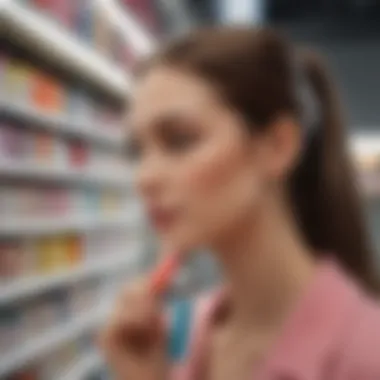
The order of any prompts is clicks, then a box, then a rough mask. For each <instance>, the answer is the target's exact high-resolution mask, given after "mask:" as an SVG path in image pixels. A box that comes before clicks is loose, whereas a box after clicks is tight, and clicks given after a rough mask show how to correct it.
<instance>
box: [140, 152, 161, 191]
mask: <svg viewBox="0 0 380 380" xmlns="http://www.w3.org/2000/svg"><path fill="white" fill-rule="evenodd" d="M162 166H163V165H162V164H160V162H159V161H157V160H152V159H150V160H145V161H144V162H142V163H140V165H139V166H138V168H136V186H137V190H138V191H139V193H140V195H142V196H143V197H152V196H153V195H157V193H159V192H160V191H162V188H163V185H164V183H165V170H164V168H163V167H162Z"/></svg>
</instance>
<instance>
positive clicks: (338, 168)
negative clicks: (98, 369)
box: [103, 28, 380, 380]
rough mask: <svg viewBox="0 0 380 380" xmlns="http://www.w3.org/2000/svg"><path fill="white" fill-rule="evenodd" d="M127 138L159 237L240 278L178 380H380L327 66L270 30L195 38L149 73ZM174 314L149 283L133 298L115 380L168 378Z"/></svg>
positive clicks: (378, 340)
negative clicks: (204, 254) (168, 319)
mask: <svg viewBox="0 0 380 380" xmlns="http://www.w3.org/2000/svg"><path fill="white" fill-rule="evenodd" d="M129 128H130V132H131V136H130V139H131V140H130V141H131V144H132V152H133V157H134V158H135V159H136V165H137V168H136V169H137V172H138V179H137V181H138V187H139V190H140V193H141V195H142V198H143V200H144V202H145V204H146V206H147V210H148V213H149V215H150V216H151V219H152V222H153V224H154V226H155V227H156V229H157V231H158V233H159V235H160V237H161V239H162V240H163V241H164V242H165V244H169V245H170V246H171V247H175V249H177V250H178V249H179V250H186V251H189V250H191V249H193V248H197V247H208V248H209V249H210V250H212V252H214V254H215V257H216V259H217V260H218V261H219V263H220V265H221V268H222V269H223V272H224V275H225V279H226V280H225V285H224V286H223V289H222V290H221V291H218V292H217V293H215V294H212V295H209V296H207V297H206V298H205V299H204V300H202V301H200V302H199V313H198V314H197V317H196V318H195V320H194V326H193V333H192V340H191V347H190V353H189V355H187V357H186V359H185V362H184V363H182V364H183V367H182V368H181V371H179V372H178V373H176V375H174V378H175V379H180V380H182V379H188V380H189V379H194V380H195V379H196V380H199V379H203V380H224V379H225V380H231V379H247V380H248V379H255V380H256V379H262V380H268V379H270V380H277V379H292V380H306V379H307V380H311V379H320V380H322V379H324V380H326V379H329V380H335V379H337V380H348V379H360V380H369V379H380V312H379V309H378V308H377V306H375V303H374V301H372V300H371V298H370V296H368V294H369V293H371V292H374V290H375V282H374V275H373V273H372V269H373V267H372V264H371V262H370V253H369V249H368V244H367V241H366V236H365V229H364V227H363V224H362V216H361V212H360V208H359V202H358V197H357V193H356V190H355V188H354V185H353V176H352V172H351V166H350V163H349V160H348V158H347V153H346V150H345V141H344V138H345V136H344V135H345V131H344V128H343V124H342V118H341V115H340V111H339V105H338V104H337V101H336V97H335V94H334V91H333V88H332V85H331V83H330V80H329V79H328V77H327V74H326V72H325V70H324V68H323V66H321V64H320V63H319V61H318V60H317V59H316V58H315V57H314V56H313V55H311V54H310V53H309V54H306V53H305V52H300V51H295V48H294V47H292V46H290V45H289V44H288V43H287V42H286V41H283V40H282V38H280V37H279V36H278V35H277V34H276V33H275V32H273V31H271V30H267V29H257V30H256V29H232V28H231V29H229V28H220V29H219V28H215V29H207V30H203V31H198V32H195V33H194V34H192V35H190V36H187V37H185V38H183V39H181V40H179V41H177V42H174V43H173V44H172V45H170V46H169V47H167V48H166V49H165V50H164V51H162V52H160V53H159V54H157V55H156V56H155V57H154V58H153V59H152V60H151V61H150V62H149V63H148V64H147V65H146V66H145V67H144V68H143V70H142V71H141V73H140V75H139V78H138V83H137V88H136V91H135V98H134V99H133V102H132V105H131V120H130V125H129ZM161 315H162V310H161V308H160V305H159V302H158V300H157V299H155V297H153V296H152V295H150V293H149V291H148V290H147V287H146V285H144V284H140V285H138V286H133V287H129V288H128V289H126V290H125V291H124V294H123V295H122V297H121V299H120V300H119V302H118V304H117V306H116V310H115V313H114V317H113V318H112V320H110V321H109V323H108V326H107V327H106V329H105V331H104V334H103V347H104V349H105V353H106V354H107V357H108V359H109V363H110V366H111V368H112V369H113V370H114V372H115V374H116V377H117V379H119V380H124V379H139V380H156V379H160V380H165V379H168V378H169V377H170V376H169V372H170V371H169V369H168V365H167V363H168V360H167V357H166V350H165V338H166V333H165V329H164V327H163V324H162V323H161V322H160V320H161V319H160V318H161ZM137 332H139V333H138V334H137ZM142 332H143V333H144V334H143V335H142ZM139 336H140V338H139V339H137V337H139ZM141 336H144V339H141Z"/></svg>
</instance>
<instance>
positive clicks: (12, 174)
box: [0, 161, 131, 188]
mask: <svg viewBox="0 0 380 380" xmlns="http://www.w3.org/2000/svg"><path fill="white" fill-rule="evenodd" d="M0 177H7V178H12V179H32V180H39V181H50V182H51V181H53V182H65V183H77V184H91V185H94V186H101V187H121V188H124V187H128V185H130V184H131V178H130V176H128V172H127V171H126V175H125V177H124V178H121V176H115V175H110V173H109V172H102V171H99V170H98V171H97V172H95V171H93V172H91V171H90V170H83V169H82V170H77V171H76V170H72V169H67V168H64V167H62V168H60V167H49V166H43V165H37V164H35V163H27V162H26V163H24V162H10V161H4V162H2V161H0Z"/></svg>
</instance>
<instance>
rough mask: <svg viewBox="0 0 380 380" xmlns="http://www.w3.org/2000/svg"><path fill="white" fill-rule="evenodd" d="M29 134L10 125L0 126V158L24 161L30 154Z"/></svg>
mask: <svg viewBox="0 0 380 380" xmlns="http://www.w3.org/2000/svg"><path fill="white" fill-rule="evenodd" d="M28 137H29V136H28V133H27V132H26V131H24V130H22V129H19V128H17V127H13V126H11V125H8V124H0V157H1V158H3V159H12V160H16V159H22V158H25V156H26V155H27V154H28V140H29V139H28Z"/></svg>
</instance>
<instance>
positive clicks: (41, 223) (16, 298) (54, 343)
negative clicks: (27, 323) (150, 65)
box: [0, 0, 153, 380]
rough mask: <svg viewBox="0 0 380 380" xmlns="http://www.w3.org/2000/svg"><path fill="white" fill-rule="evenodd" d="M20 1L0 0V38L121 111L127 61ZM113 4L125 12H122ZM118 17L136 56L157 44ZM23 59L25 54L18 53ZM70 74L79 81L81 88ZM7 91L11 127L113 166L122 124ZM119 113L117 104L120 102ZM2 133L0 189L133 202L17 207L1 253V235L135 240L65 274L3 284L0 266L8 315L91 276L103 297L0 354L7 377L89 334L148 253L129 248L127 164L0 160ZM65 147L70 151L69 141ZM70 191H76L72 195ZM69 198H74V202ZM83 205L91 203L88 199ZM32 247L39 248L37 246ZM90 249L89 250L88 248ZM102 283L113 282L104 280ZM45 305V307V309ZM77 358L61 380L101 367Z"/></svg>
mask: <svg viewBox="0 0 380 380" xmlns="http://www.w3.org/2000/svg"><path fill="white" fill-rule="evenodd" d="M26 3H27V2H26V1H17V0H3V1H0V32H1V33H2V35H4V38H5V40H7V41H8V42H9V43H10V45H12V46H13V45H14V46H17V49H19V50H20V51H23V52H25V56H26V57H29V56H30V57H34V58H33V68H34V66H35V65H36V64H37V65H38V62H43V65H42V66H41V67H42V68H40V67H38V70H41V71H43V70H45V68H46V67H49V68H51V71H48V73H47V75H48V76H52V75H53V76H54V75H56V74H57V76H59V75H61V77H59V80H60V81H61V82H64V81H66V80H67V81H68V82H67V84H66V82H65V86H67V88H66V87H65V88H64V89H63V90H62V91H65V95H66V92H67V94H71V93H69V91H71V90H73V89H72V88H71V87H69V86H72V87H74V90H77V88H76V87H75V86H77V85H78V86H79V85H80V86H83V87H84V88H85V91H84V94H85V96H89V97H91V99H97V100H98V101H99V99H101V102H102V101H103V99H109V101H110V102H111V101H112V106H114V105H115V102H117V104H118V107H121V108H123V107H125V105H126V103H127V99H128V96H129V95H130V92H131V78H130V75H129V73H128V68H127V65H124V64H121V63H120V61H119V62H116V60H115V58H114V57H113V55H112V54H111V55H112V58H110V56H107V57H106V56H105V54H104V51H99V50H96V47H95V46H92V44H86V43H85V42H84V41H81V40H80V39H78V38H77V36H75V35H74V34H73V33H71V32H70V31H69V30H68V29H67V28H66V27H64V26H63V25H60V24H59V23H58V22H56V21H54V20H53V19H49V15H48V14H43V13H42V12H40V11H38V10H37V8H34V7H32V6H31V5H28V4H26ZM73 3H75V2H73ZM92 3H93V4H94V6H95V5H101V3H103V5H105V6H106V8H107V6H108V5H111V8H112V10H113V11H114V10H115V9H118V8H114V7H112V1H109V2H108V5H107V2H104V1H101V0H99V1H98V0H96V1H93V2H92ZM119 10H120V11H121V9H119ZM123 11H124V10H123ZM112 15H113V16H112ZM114 16H115V13H112V12H111V13H110V14H109V15H108V17H111V18H112V17H114ZM116 16H117V20H116V19H112V20H110V24H112V25H113V27H115V25H116V24H117V23H118V22H120V18H119V16H120V15H119V14H118V12H116ZM124 20H127V21H128V23H127V24H128V25H126V26H127V28H125V26H124V27H122V28H121V29H122V30H123V33H126V32H128V33H129V32H130V33H132V35H130V36H129V38H125V40H124V42H125V43H129V42H128V41H133V44H132V45H133V46H132V49H133V50H134V53H135V54H137V55H139V54H142V53H143V51H142V50H144V49H145V50H144V51H145V52H147V49H146V48H147V46H148V45H146V44H147V43H149V44H150V45H149V46H150V47H151V46H152V44H153V40H149V41H148V35H147V34H144V32H143V28H141V30H140V29H139V24H138V23H137V22H136V19H135V18H134V17H133V16H130V15H125V18H124ZM119 26H120V25H119ZM115 28H116V27H115ZM128 28H129V29H128ZM131 28H132V29H131ZM118 29H119V30H118V33H120V28H119V27H118ZM143 38H145V40H143ZM142 44H145V45H144V47H143V49H138V47H139V46H140V47H141V46H142ZM108 55H109V54H108ZM21 56H22V59H24V56H23V55H21ZM1 58H2V57H1V56H0V66H1V64H2V61H1ZM17 59H19V58H17ZM118 59H120V57H118ZM36 62H37V63H36ZM0 69H1V67H0ZM52 73H53V74H52ZM55 73H56V74H55ZM66 78H67V79H66ZM70 78H71V79H70ZM76 79H78V83H79V84H78V83H77V80H76ZM61 82H59V83H61ZM5 91H6V90H4V88H3V90H2V88H1V86H0V122H1V121H2V120H6V121H7V123H14V124H15V126H13V125H12V127H15V128H16V129H17V128H19V129H20V130H23V131H28V132H27V133H30V135H32V134H33V133H41V134H46V135H49V136H52V138H54V139H56V140H57V141H58V140H59V141H60V142H61V141H62V144H69V142H70V143H71V142H72V141H74V142H80V144H85V145H86V147H87V146H88V147H89V149H92V150H93V151H94V152H97V151H98V150H99V152H100V151H102V152H101V153H102V154H110V155H112V157H111V158H110V159H111V161H110V162H113V161H112V158H113V155H117V156H118V157H119V156H122V155H123V154H124V153H123V146H124V142H123V136H124V128H116V129H115V128H113V125H111V126H106V127H107V128H104V125H103V124H102V123H103V121H102V120H99V119H97V118H96V114H95V117H92V118H86V117H83V114H81V113H79V116H78V115H77V114H76V113H75V112H70V109H69V110H67V109H65V112H47V111H46V109H44V108H43V107H36V106H34V105H32V104H29V103H28V102H26V101H25V99H15V98H14V97H10V96H8V94H7V93H6V92H5ZM91 91H93V94H92V93H91ZM81 94H82V93H81ZM67 96H68V95H67ZM91 104H93V103H91ZM94 104H95V103H94ZM101 105H102V104H101ZM66 106H67V105H66ZM117 109H118V110H119V108H117ZM111 116H113V115H111ZM111 119H112V117H111ZM112 120H113V119H112ZM120 122H122V120H120ZM98 124H99V125H98ZM7 127H8V125H7ZM0 128H1V125H0ZM0 132H1V131H0ZM27 136H29V134H28V135H27ZM1 138H2V135H1V134H0V190H1V189H2V186H4V185H6V186H24V185H23V184H25V183H26V184H33V185H32V186H34V184H36V188H40V187H44V186H46V187H48V188H49V189H50V188H53V189H54V188H55V187H58V188H61V187H62V188H64V189H65V190H66V189H67V191H71V189H75V191H77V192H78V191H87V190H88V189H94V190H96V192H99V191H101V192H104V191H111V190H112V192H117V194H124V195H126V196H127V197H130V199H131V202H129V201H128V204H129V203H130V206H128V207H125V206H124V203H121V206H120V207H119V209H117V210H116V211H115V210H113V211H112V212H101V211H99V210H94V212H90V211H89V210H87V211H85V210H82V209H80V210H75V212H70V213H65V214H64V215H65V216H63V217H62V216H55V215H50V214H49V216H45V217H43V216H42V215H35V214H31V215H32V216H30V215H28V216H25V215H21V216H20V215H18V214H17V213H16V214H15V215H10V216H7V217H6V218H3V219H2V220H1V221H0V255H1V254H2V252H1V249H2V247H1V243H2V241H3V240H4V241H6V242H8V241H12V242H13V241H16V242H17V241H19V240H23V239H25V240H26V241H27V242H29V241H32V240H33V239H34V240H36V241H37V239H39V240H38V242H40V240H41V241H42V239H45V240H48V239H53V238H54V237H56V236H66V235H70V237H71V236H72V235H73V236H75V238H76V237H78V236H79V237H84V236H86V238H88V235H95V236H96V235H98V234H99V235H100V236H103V235H102V233H107V231H116V233H119V231H123V230H125V231H127V233H126V236H131V239H133V241H132V242H131V244H128V247H126V246H122V247H117V248H114V249H113V251H112V252H106V255H100V257H97V256H96V257H92V256H91V254H90V256H91V257H90V259H88V258H87V256H86V258H84V259H82V261H81V262H80V263H79V264H78V263H76V264H75V265H73V266H72V267H69V266H68V267H67V268H66V269H62V270H61V269H59V271H57V272H56V273H54V272H51V273H50V272H46V274H45V273H44V274H42V272H41V273H38V274H32V275H25V276H23V277H15V278H11V279H10V280H9V279H7V280H6V282H2V278H1V275H2V274H1V271H0V307H1V309H2V310H6V309H7V308H10V310H11V311H12V312H13V311H14V310H13V309H14V308H16V309H17V310H18V311H20V310H21V309H22V310H23V311H25V310H27V311H28V312H30V310H29V309H25V310H24V308H25V306H24V304H27V305H29V304H32V305H33V302H34V301H33V300H34V299H36V300H37V301H38V302H40V298H43V297H44V295H45V294H46V295H47V294H56V293H52V292H61V291H66V289H71V290H72V289H75V287H76V286H77V285H78V286H82V285H83V284H87V282H88V281H91V282H90V284H92V283H93V282H92V281H96V284H97V288H96V289H97V291H98V292H100V293H99V294H98V295H97V296H98V297H99V300H101V305H97V307H96V308H95V309H93V310H90V311H89V312H87V313H85V314H83V315H82V314H80V315H74V314H70V317H69V319H67V321H66V319H65V321H66V322H65V323H64V324H59V325H57V326H56V328H52V329H50V328H49V329H47V330H46V332H45V333H43V334H40V335H39V336H37V337H36V338H34V339H32V340H30V341H29V340H27V341H23V344H22V345H20V348H18V345H17V349H12V350H10V351H9V352H7V351H6V352H5V355H3V354H0V378H3V377H5V376H7V378H8V376H10V375H12V374H14V373H16V372H17V371H19V370H23V369H25V368H29V366H32V368H34V365H38V366H39V365H40V363H41V361H42V362H43V360H42V359H43V358H45V357H47V355H50V354H51V353H52V352H54V351H55V350H58V349H59V348H60V347H62V346H65V345H66V344H68V343H70V342H74V341H77V339H79V338H81V337H83V336H84V335H87V334H90V333H91V332H94V330H95V329H96V328H97V327H98V326H99V324H100V323H101V322H102V321H104V319H105V317H106V315H107V312H108V310H109V307H108V306H109V302H111V300H112V299H113V297H114V295H115V294H114V293H115V291H116V290H117V289H118V286H119V285H120V284H119V283H118V282H117V281H120V276H122V278H121V280H123V281H124V280H125V278H124V276H129V275H133V273H131V272H135V271H136V270H137V269H138V268H137V267H138V261H139V258H140V256H141V253H142V252H143V251H144V243H143V242H139V244H137V243H136V244H135V237H134V236H132V234H133V233H134V231H137V230H140V231H141V228H142V225H143V221H142V218H141V213H140V210H139V207H138V204H137V203H136V200H135V199H134V198H133V194H132V192H131V175H132V173H131V171H130V170H129V169H128V167H127V166H126V169H125V171H122V172H121V171H120V170H114V171H113V170H112V165H111V166H110V168H111V170H108V169H107V167H108V166H107V165H108V162H109V161H106V163H105V164H104V167H103V166H102V167H101V168H99V167H97V166H96V165H97V159H98V156H96V157H95V158H94V161H91V165H88V166H82V167H79V166H78V167H70V165H71V164H70V165H69V164H67V162H65V164H61V163H60V162H59V164H56V162H54V163H52V162H45V163H41V162H39V161H38V160H30V159H29V158H28V159H21V160H15V159H13V158H12V157H10V158H9V159H8V158H7V159H4V157H2V156H1V143H2V140H1ZM65 148H67V147H66V146H65ZM70 148H71V146H70ZM67 149H69V148H67ZM65 152H66V151H65ZM91 157H92V156H91ZM101 157H103V156H100V158H101ZM9 184H11V185H9ZM26 186H29V185H26ZM75 194H76V193H73V196H74V195H75ZM101 195H102V193H101ZM102 196H103V195H102ZM70 197H71V193H70ZM80 199H81V198H80ZM97 199H98V198H97ZM75 202H76V200H75ZM75 202H74V204H76V203H75ZM102 202H103V201H102ZM100 203H101V202H100ZM0 206H1V205H0ZM81 207H82V205H81ZM86 207H88V205H87V204H86ZM102 207H104V206H102ZM128 231H129V232H128ZM34 240H33V241H34ZM136 240H137V239H136ZM49 241H50V240H49ZM121 241H123V240H121ZM41 244H42V243H41ZM92 244H94V243H92ZM33 247H37V245H34V246H33ZM38 247H40V246H38ZM86 247H87V248H86V249H87V250H91V249H93V248H94V247H93V245H91V244H89V245H88V246H86ZM89 247H90V248H89ZM33 249H35V248H33ZM39 249H40V248H39ZM82 249H83V248H82ZM111 249H112V246H111ZM13 253H14V254H19V253H17V252H13ZM87 254H89V253H88V252H87V251H86V255H87ZM0 259H1V256H0ZM33 273H34V272H33ZM135 274H136V273H135ZM114 276H116V279H117V281H116V282H115V280H114V279H113V277H114ZM107 281H110V284H108V283H107ZM81 284H82V285H81ZM74 294H75V293H74ZM66 296H67V299H69V297H72V296H73V294H72V293H70V292H68V293H67V294H65V297H66ZM76 296H78V295H76ZM73 297H75V295H74V296H73ZM103 298H105V300H103ZM75 300H76V298H75ZM96 301H97V300H96ZM104 301H105V302H104ZM65 302H70V303H69V304H68V305H69V306H70V307H69V306H67V305H66V304H65V307H66V306H67V308H68V310H69V309H70V310H71V311H70V313H73V310H74V309H72V304H71V302H74V301H73V300H72V299H69V301H65ZM37 305H38V303H37ZM98 306H99V307H98ZM44 307H45V308H46V306H44ZM60 307H61V306H60ZM19 309H20V310H19ZM33 310H34V309H33ZM28 317H30V315H28ZM65 318H68V317H65ZM7 322H9V321H7ZM1 323H2V321H1V318H0V330H1V327H2V326H1ZM90 335H91V334H90ZM0 350H1V345H0ZM76 359H77V360H76V361H74V362H73V364H72V365H70V366H68V368H67V369H66V370H64V371H62V373H61V374H60V375H59V376H58V379H59V380H83V379H85V378H86V376H87V375H88V374H91V373H93V372H97V371H98V370H101V369H102V367H103V366H104V363H103V360H102V358H101V356H100V355H99V353H97V352H96V351H95V350H92V351H86V352H82V353H81V354H80V355H77V357H76Z"/></svg>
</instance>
